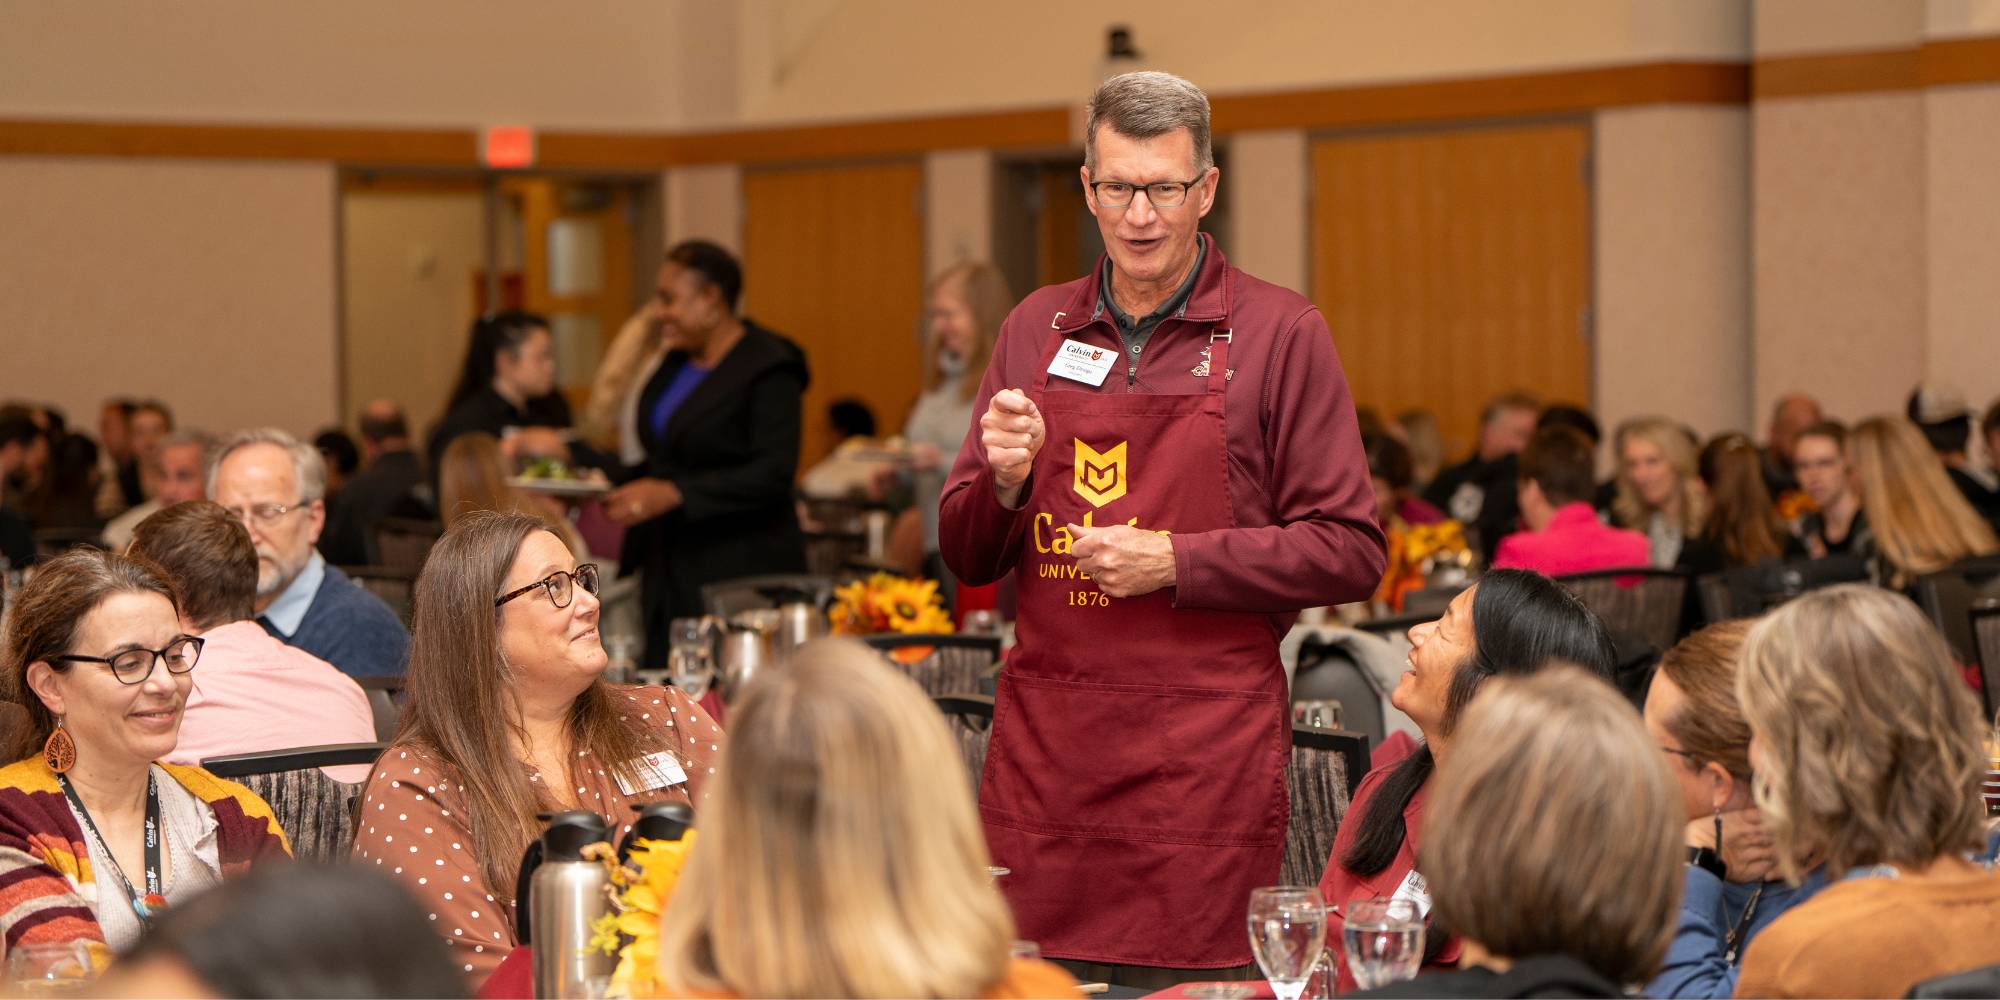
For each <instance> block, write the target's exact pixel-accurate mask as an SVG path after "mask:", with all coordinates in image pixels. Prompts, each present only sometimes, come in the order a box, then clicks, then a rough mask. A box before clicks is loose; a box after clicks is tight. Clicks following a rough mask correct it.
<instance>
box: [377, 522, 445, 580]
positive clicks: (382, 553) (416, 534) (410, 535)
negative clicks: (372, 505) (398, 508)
mask: <svg viewBox="0 0 2000 1000" xmlns="http://www.w3.org/2000/svg"><path fill="white" fill-rule="evenodd" d="M442 534H444V525H443V524H441V523H439V522H437V521H418V520H412V519H410V518H406V517H385V518H383V519H381V520H380V521H377V522H375V526H374V527H373V528H372V529H370V531H369V539H368V541H369V544H370V545H372V546H373V547H374V550H375V551H374V552H373V553H372V555H373V556H374V559H375V561H374V565H377V566H385V567H388V568H390V569H400V570H406V571H408V572H409V573H410V574H412V575H413V576H414V575H415V574H417V573H421V572H423V569H424V560H425V559H428V558H430V554H431V546H432V545H435V544H437V540H438V536H440V535H442Z"/></svg>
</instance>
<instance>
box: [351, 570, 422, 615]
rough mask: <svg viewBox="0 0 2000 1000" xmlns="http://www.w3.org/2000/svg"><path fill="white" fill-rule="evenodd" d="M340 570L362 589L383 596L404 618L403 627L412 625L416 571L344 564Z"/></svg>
mask: <svg viewBox="0 0 2000 1000" xmlns="http://www.w3.org/2000/svg"><path fill="white" fill-rule="evenodd" d="M340 571H341V572H342V573H345V574H347V578H348V579H350V580H353V581H354V582H355V583H358V584H360V585H361V589H363V590H366V591H368V592H369V593H371V594H374V595H375V596H376V597H379V598H381V599H382V603H384V604H387V605H388V606H389V609H390V610H391V611H394V612H396V617H397V618H399V619H402V622H403V627H404V628H409V627H410V619H411V617H412V616H413V615H414V614H415V612H416V594H417V574H416V573H415V572H413V571H411V570H407V569H396V568H394V567H390V566H342V567H340Z"/></svg>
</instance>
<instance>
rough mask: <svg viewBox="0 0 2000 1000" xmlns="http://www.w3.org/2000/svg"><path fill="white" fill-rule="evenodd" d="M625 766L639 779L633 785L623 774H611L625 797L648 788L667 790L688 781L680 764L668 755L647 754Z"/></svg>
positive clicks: (671, 755) (672, 756)
mask: <svg viewBox="0 0 2000 1000" xmlns="http://www.w3.org/2000/svg"><path fill="white" fill-rule="evenodd" d="M625 766H626V769H627V770H630V771H631V772H632V773H633V774H635V775H638V778H639V780H638V782H637V783H636V784H635V783H633V782H632V781H630V780H628V779H627V778H626V777H625V775H624V774H623V773H619V772H613V773H614V774H616V775H617V778H618V790H619V791H621V792H624V793H625V794H627V795H631V794H633V793H634V792H643V791H646V790H647V789H649V788H668V787H671V786H674V785H678V784H680V783H682V782H684V781H686V780H688V776H687V772H686V771H685V770H682V769H681V762H680V761H677V760H675V759H674V755H673V754H670V753H649V754H647V755H646V756H644V757H640V758H639V759H637V760H634V761H632V762H631V763H629V764H627V765H625Z"/></svg>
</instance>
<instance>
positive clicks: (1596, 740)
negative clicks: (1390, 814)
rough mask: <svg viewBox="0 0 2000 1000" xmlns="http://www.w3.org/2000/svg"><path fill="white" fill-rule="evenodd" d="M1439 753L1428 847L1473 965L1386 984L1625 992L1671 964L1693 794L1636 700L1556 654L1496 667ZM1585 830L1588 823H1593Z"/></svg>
mask: <svg viewBox="0 0 2000 1000" xmlns="http://www.w3.org/2000/svg"><path fill="white" fill-rule="evenodd" d="M1456 739H1457V740H1458V741H1460V745H1462V746H1464V747H1466V748H1467V749H1466V751H1465V752H1462V753H1452V754H1449V755H1447V756H1446V757H1445V758H1444V761H1443V763H1441V764H1440V765H1438V772H1437V792H1436V795H1435V797H1434V798H1433V799H1432V800H1431V804H1430V822H1431V824H1432V826H1431V832H1430V836H1429V837H1428V838H1426V839H1425V841H1424V844H1423V847H1422V864H1423V872H1424V877H1425V879H1426V880H1427V881H1428V883H1429V886H1430V891H1431V894H1432V901H1433V906H1434V908H1433V911H1432V912H1433V914H1434V916H1435V917H1436V923H1437V924H1441V925H1447V926H1450V927H1451V928H1453V929H1454V930H1456V931H1457V932H1458V933H1459V934H1460V935H1461V937H1462V939H1463V941H1464V950H1463V954H1462V957H1461V962H1460V965H1461V967H1460V968H1459V969H1457V970H1455V971H1449V972H1437V973H1432V974H1430V975H1426V976H1421V977H1418V978H1417V979H1414V980H1410V981H1407V982H1401V983H1395V984H1392V985H1390V986H1387V987H1382V988H1379V989H1376V990H1371V991H1366V992H1362V993H1359V994H1356V995H1357V996H1373V997H1532V996H1568V997H1587V996H1597V997H1615V996H1621V995H1623V992H1624V990H1625V989H1626V988H1627V987H1630V986H1632V985H1635V984H1639V983H1643V982H1645V981H1646V980H1647V979H1648V978H1650V977H1651V976H1652V975H1653V974H1654V972H1655V971H1657V970H1658V969H1659V967H1660V961H1661V958H1662V957H1663V956H1664V955H1665V954H1666V951H1667V942H1668V939H1669V937H1671V935H1672V933H1673V926H1674V920H1673V917H1674V911H1675V907H1676V906H1677V904H1678V903H1679V900H1680V884H1681V876H1680V867H1681V865H1680V860H1681V855H1682V849H1681V825H1682V824H1681V817H1680V796H1679V793H1678V792H1677V791H1676V790H1675V787H1674V781H1673V778H1672V777H1670V776H1669V775H1668V773H1667V768H1666V764H1665V763H1664V762H1663V761H1662V760H1661V754H1660V752H1659V750H1658V748H1656V747H1654V746H1653V742H1652V740H1651V739H1649V738H1648V737H1647V734H1646V730H1645V728H1644V727H1643V726H1642V725H1640V722H1639V717H1638V715H1636V714H1635V713H1634V712H1633V711H1632V706H1631V704H1630V703H1629V702H1627V701H1626V700H1625V699H1624V698H1623V697H1622V696H1621V695H1620V694H1619V693H1618V692H1617V691H1616V690H1615V689H1613V688H1612V687H1611V685H1609V684H1607V683H1605V682H1604V681H1603V680H1602V679H1601V678H1599V677H1596V676H1592V675H1590V674H1588V673H1586V672H1584V671H1583V670H1580V669H1577V668H1575V667H1571V666H1564V665H1560V664H1558V665H1551V666H1549V667H1546V668H1544V669H1542V670H1540V671H1537V672H1535V673H1532V674H1527V675H1516V676H1512V677H1502V678H1495V679H1494V680H1493V682H1492V683H1491V684H1488V685H1486V686H1485V687H1484V689H1482V690H1481V691H1480V693H1479V694H1478V696H1477V697H1475V698H1474V699H1473V700H1472V704H1471V706H1470V707H1469V708H1468V709H1467V710H1466V713H1465V718H1464V719H1463V721H1462V722H1461V724H1460V726H1459V730H1458V735H1457V737H1456ZM1580 831H1589V833H1588V835H1584V836H1579V832H1580Z"/></svg>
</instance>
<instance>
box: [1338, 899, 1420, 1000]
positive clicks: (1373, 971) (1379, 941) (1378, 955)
mask: <svg viewBox="0 0 2000 1000" xmlns="http://www.w3.org/2000/svg"><path fill="white" fill-rule="evenodd" d="M1341 942H1342V944H1344V945H1345V946H1346V950H1347V971H1349V972H1351V973H1353V974H1354V982H1355V983H1356V984H1357V985H1359V986H1360V987H1361V988H1362V989H1364V990H1372V989H1374V988H1376V987H1378V986H1387V985H1389V984H1390V983H1393V982H1398V981H1400V980H1404V979H1411V978H1414V977H1415V976H1416V974H1417V967H1418V966H1419V965H1421V964H1423V958H1424V917H1423V913H1422V912H1421V911H1419V910H1418V909H1417V904H1416V901H1414V900H1409V899H1382V898H1379V897H1378V898H1375V899H1363V900H1357V901H1356V902H1355V903H1354V904H1353V905H1351V906H1349V907H1348V908H1347V922H1346V926H1345V927H1344V928H1343V930H1342V931H1341Z"/></svg>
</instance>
